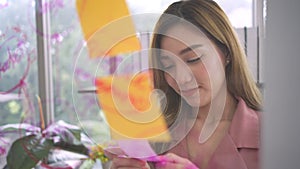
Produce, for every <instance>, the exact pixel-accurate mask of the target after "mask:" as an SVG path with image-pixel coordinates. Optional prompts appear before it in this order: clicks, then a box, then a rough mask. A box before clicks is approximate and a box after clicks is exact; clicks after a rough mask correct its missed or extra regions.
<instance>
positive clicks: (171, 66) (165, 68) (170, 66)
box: [163, 65, 174, 70]
mask: <svg viewBox="0 0 300 169" xmlns="http://www.w3.org/2000/svg"><path fill="white" fill-rule="evenodd" d="M173 67H174V65H166V66H163V69H164V70H170V69H172V68H173Z"/></svg>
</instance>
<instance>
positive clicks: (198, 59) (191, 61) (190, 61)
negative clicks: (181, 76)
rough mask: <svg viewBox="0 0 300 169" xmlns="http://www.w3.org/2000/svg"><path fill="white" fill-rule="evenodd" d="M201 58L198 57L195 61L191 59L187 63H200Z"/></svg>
mask: <svg viewBox="0 0 300 169" xmlns="http://www.w3.org/2000/svg"><path fill="white" fill-rule="evenodd" d="M201 57H202V56H200V57H197V58H193V59H190V60H187V61H186V62H187V63H195V62H198V61H201Z"/></svg>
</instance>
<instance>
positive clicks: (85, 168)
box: [79, 159, 95, 169]
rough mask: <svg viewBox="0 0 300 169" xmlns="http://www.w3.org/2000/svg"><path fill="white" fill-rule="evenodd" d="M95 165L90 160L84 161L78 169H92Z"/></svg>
mask: <svg viewBox="0 0 300 169" xmlns="http://www.w3.org/2000/svg"><path fill="white" fill-rule="evenodd" d="M94 165H95V161H93V160H91V159H87V160H85V161H84V162H83V163H82V164H81V165H80V167H79V169H92V168H93V167H94Z"/></svg>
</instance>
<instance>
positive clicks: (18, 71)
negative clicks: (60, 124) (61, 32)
mask: <svg viewBox="0 0 300 169" xmlns="http://www.w3.org/2000/svg"><path fill="white" fill-rule="evenodd" d="M32 2H33V1H32V0H22V1H20V0H0V119H1V120H0V126H2V125H6V124H10V123H21V122H22V123H23V122H26V123H31V124H35V125H38V121H39V118H35V117H37V116H36V115H38V109H37V106H36V105H37V104H36V102H37V99H36V97H35V95H36V94H38V78H37V77H38V76H37V50H36V31H35V6H34V3H32ZM17 136H18V134H3V133H1V135H0V148H1V151H0V168H2V167H3V166H4V165H5V163H6V158H5V157H6V153H7V151H8V148H9V147H10V144H11V143H12V142H13V140H14V139H16V137H17ZM3 148H4V149H5V150H3Z"/></svg>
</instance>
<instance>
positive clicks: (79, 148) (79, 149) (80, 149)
mask: <svg viewBox="0 0 300 169" xmlns="http://www.w3.org/2000/svg"><path fill="white" fill-rule="evenodd" d="M54 146H55V147H56V148H60V149H62V150H66V151H70V152H73V153H78V154H83V155H87V156H88V155H89V149H88V148H87V147H85V146H84V145H83V144H79V145H78V144H76V145H75V144H70V143H67V142H63V141H60V142H57V143H55V144H54Z"/></svg>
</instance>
